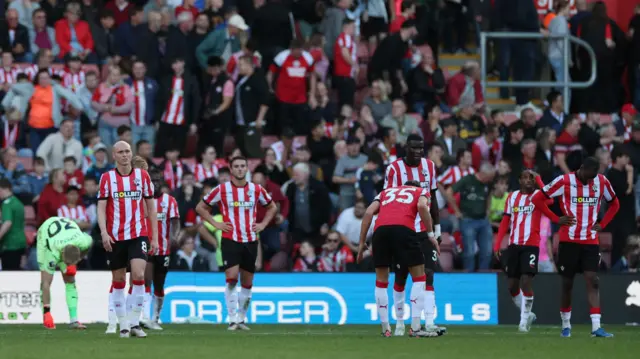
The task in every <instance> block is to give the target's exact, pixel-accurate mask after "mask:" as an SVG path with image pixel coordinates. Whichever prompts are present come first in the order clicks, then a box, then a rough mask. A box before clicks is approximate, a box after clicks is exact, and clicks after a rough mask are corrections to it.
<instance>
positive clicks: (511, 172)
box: [0, 0, 640, 272]
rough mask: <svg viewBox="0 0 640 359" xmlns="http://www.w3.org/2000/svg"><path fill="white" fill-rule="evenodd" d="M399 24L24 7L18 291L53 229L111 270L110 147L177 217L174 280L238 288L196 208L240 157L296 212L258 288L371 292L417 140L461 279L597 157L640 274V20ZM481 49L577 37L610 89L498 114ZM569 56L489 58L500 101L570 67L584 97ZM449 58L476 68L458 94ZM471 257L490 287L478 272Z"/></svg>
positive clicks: (335, 8)
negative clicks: (362, 241)
mask: <svg viewBox="0 0 640 359" xmlns="http://www.w3.org/2000/svg"><path fill="white" fill-rule="evenodd" d="M390 3H391V6H388V4H387V3H386V2H385V1H384V0H368V1H352V0H334V1H325V0H298V1H293V2H292V1H288V0H251V1H248V0H235V1H234V0H224V1H223V0H206V1H200V0H185V1H184V2H183V3H180V2H176V1H175V0H168V1H167V0H150V1H149V2H146V1H144V0H140V1H132V2H129V1H127V0H112V1H106V2H105V3H102V2H101V1H99V0H82V1H81V2H79V3H78V2H72V1H66V2H63V1H60V0H42V1H37V0H13V1H9V2H8V3H7V4H6V5H7V6H6V7H7V9H6V12H5V18H4V20H3V21H2V23H0V48H1V50H2V58H1V68H0V97H1V98H2V103H1V107H2V121H1V125H0V127H2V133H3V136H2V140H1V145H2V151H1V152H0V155H1V160H0V178H2V180H0V197H1V198H2V199H3V200H4V202H3V203H2V222H3V223H2V225H1V226H0V260H1V263H2V269H4V270H18V269H29V270H35V269H37V264H36V261H35V245H34V240H35V238H34V237H35V228H36V227H37V226H38V225H39V224H41V223H42V222H44V221H45V220H46V219H47V218H49V217H51V216H54V215H59V216H64V217H67V218H71V219H73V220H75V221H76V222H77V223H78V224H79V225H80V227H81V228H82V229H83V230H85V231H87V232H88V233H92V235H93V236H94V238H95V239H96V241H95V245H94V247H93V248H92V250H91V252H90V254H89V256H88V258H87V259H86V260H85V261H83V263H82V264H81V266H80V268H88V269H106V268H107V266H106V259H105V252H104V250H103V249H102V247H101V243H100V234H99V231H98V230H97V228H96V227H97V226H96V214H95V213H96V209H95V208H96V201H97V199H96V194H97V192H98V181H99V179H100V176H101V174H102V173H104V172H106V171H108V170H109V169H112V168H113V164H112V158H111V155H110V150H111V146H112V145H113V144H114V143H115V142H116V141H119V140H124V141H126V142H128V143H130V144H131V146H132V148H133V149H134V150H135V154H136V155H138V156H141V157H142V158H144V159H145V160H147V162H148V165H149V166H150V167H151V168H157V169H159V170H160V171H162V173H163V174H164V178H165V181H166V185H165V186H163V188H162V189H161V190H162V191H165V192H167V193H172V194H173V195H174V197H175V198H176V199H177V202H178V209H179V213H180V218H181V221H182V226H183V231H182V234H181V235H180V240H179V243H175V251H173V258H172V261H171V267H172V268H173V269H176V270H193V271H209V270H211V271H215V270H218V269H219V268H220V267H221V266H222V256H221V253H220V251H219V250H218V247H219V241H220V233H219V231H218V230H216V229H215V228H213V227H211V226H209V225H204V224H203V223H202V222H201V220H200V218H199V216H198V215H197V214H196V212H195V210H194V208H195V207H196V204H197V203H198V202H199V201H200V200H201V198H202V197H203V195H205V194H206V193H208V191H210V190H211V189H212V188H213V187H215V185H216V184H217V183H222V182H225V181H229V179H230V173H229V169H228V167H227V161H228V159H229V158H231V157H233V156H235V155H239V154H242V155H245V156H247V157H249V158H251V160H250V173H249V174H248V175H247V176H248V177H250V180H251V181H253V182H256V183H259V184H261V185H263V186H264V187H265V188H266V189H267V190H268V191H269V193H270V194H271V196H272V197H273V200H274V201H275V202H276V203H277V205H278V210H279V212H278V214H277V216H276V217H275V218H274V220H273V221H272V223H271V224H270V225H269V226H268V227H267V228H266V229H265V230H264V231H263V232H262V233H261V234H260V240H261V245H262V251H261V253H260V256H259V263H258V268H260V269H262V270H265V271H290V270H293V271H300V272H311V271H322V272H343V271H369V270H372V268H371V263H370V262H366V261H365V263H363V264H360V265H358V264H356V263H355V260H354V258H355V257H354V251H357V243H358V236H359V232H360V224H361V219H362V216H363V214H364V211H365V209H366V207H367V206H368V204H369V203H370V202H371V201H372V200H373V198H374V197H375V195H376V193H378V192H379V191H380V189H381V188H382V185H383V182H384V176H385V167H386V165H388V164H389V163H390V162H392V161H393V160H395V159H396V158H401V157H402V156H403V155H404V149H405V148H404V145H405V141H406V139H407V136H409V135H410V134H418V135H420V136H421V137H423V138H424V144H425V148H424V151H425V152H424V153H425V156H426V157H427V158H429V159H430V160H432V161H433V162H434V163H435V165H436V169H437V173H438V187H439V195H438V203H439V205H440V207H441V210H442V214H441V216H440V221H441V224H442V229H443V238H442V254H441V257H440V261H441V266H442V268H443V270H445V271H451V270H455V269H465V270H468V271H475V270H489V269H491V268H493V266H495V265H497V264H494V263H491V262H492V261H491V256H492V253H491V250H492V248H493V242H494V233H496V232H497V229H498V226H499V223H500V220H501V217H502V215H503V209H504V203H505V201H506V198H507V195H508V193H509V191H512V190H515V189H517V187H518V176H519V174H520V173H521V171H522V170H524V169H532V170H535V171H536V172H538V173H539V174H540V175H541V177H542V179H543V180H544V182H545V183H547V182H548V181H550V180H551V179H553V178H554V177H555V176H557V175H559V174H561V173H568V172H570V171H572V170H575V169H577V168H578V167H579V166H580V164H581V163H582V159H583V158H585V157H586V156H597V158H599V159H600V161H601V171H602V173H605V174H606V176H607V177H608V178H609V180H610V181H611V183H612V185H613V188H614V190H615V192H616V194H617V196H618V198H619V199H620V203H621V210H620V211H619V213H618V214H617V216H616V218H615V219H614V221H613V223H612V224H611V225H610V226H609V228H607V229H606V231H607V232H610V233H603V234H602V235H601V249H602V250H603V252H605V254H604V259H605V260H604V261H603V269H609V270H616V271H629V270H635V268H636V267H637V266H638V255H639V253H640V239H638V238H636V237H635V236H634V234H636V232H637V225H636V213H640V208H639V206H640V202H638V200H637V199H636V197H638V196H636V193H639V194H640V181H638V170H639V169H640V123H637V122H635V119H636V115H637V111H636V108H637V107H638V106H640V90H638V91H636V89H637V88H640V87H639V86H640V70H639V69H640V67H639V66H640V11H639V12H637V13H636V15H635V16H634V17H633V19H632V20H631V23H630V24H629V30H628V32H626V33H625V32H623V31H622V30H621V29H620V26H619V25H620V24H616V23H615V21H613V20H611V19H609V18H608V17H607V12H606V7H605V5H604V4H603V3H602V2H596V3H595V4H592V5H591V6H587V4H586V3H585V1H580V0H578V1H576V6H577V12H576V11H570V10H571V8H570V6H569V3H568V1H564V0H559V1H555V2H554V11H552V12H550V13H549V14H547V15H546V16H544V17H543V18H540V17H539V16H538V13H537V10H536V8H535V5H534V1H532V0H495V1H483V0H422V1H420V0H417V1H414V0H404V1H395V2H390ZM624 25H626V24H624ZM484 30H500V31H514V32H542V33H545V34H551V35H562V34H565V33H568V32H571V33H572V34H574V35H576V36H579V37H581V38H582V39H583V40H585V41H587V42H588V43H589V44H590V45H591V46H592V47H593V49H594V50H595V53H596V55H597V66H596V69H597V80H596V83H595V84H594V85H593V86H591V87H590V88H588V89H585V90H573V91H572V92H571V97H570V99H565V98H563V96H562V94H561V93H560V92H558V91H557V89H549V92H548V93H545V95H541V94H540V93H539V92H538V91H534V90H533V89H517V90H515V91H511V90H510V89H508V88H504V89H500V91H499V94H500V97H502V98H503V99H509V98H510V97H511V94H512V92H513V94H514V95H515V104H514V105H513V106H512V107H511V108H509V109H506V110H503V109H498V108H496V106H494V105H493V104H492V103H491V102H490V101H489V100H488V99H485V97H484V96H485V94H486V91H484V90H483V88H482V85H481V83H480V75H481V74H480V67H479V64H478V62H477V61H472V60H473V59H477V58H478V56H477V55H473V54H472V53H473V52H475V51H474V50H473V47H474V46H476V45H477V38H476V39H474V38H473V37H471V39H469V37H470V36H468V35H469V34H476V35H477V33H478V32H479V31H484ZM454 35H455V36H454ZM562 46H563V44H562V43H561V42H558V41H554V40H551V41H548V42H545V43H539V42H535V41H529V40H505V41H496V42H493V43H491V46H490V47H489V49H488V53H487V54H481V56H487V57H488V60H489V63H490V64H492V66H491V67H490V71H491V74H490V75H495V76H496V77H499V78H500V79H501V80H508V79H509V78H511V76H512V78H513V80H514V81H535V80H541V79H543V78H546V77H547V76H549V73H551V76H553V77H555V78H556V79H558V80H562V76H564V72H563V71H562V68H563V66H564V61H569V65H570V66H571V70H570V76H571V77H572V78H573V79H574V80H585V79H587V78H588V77H589V76H590V69H591V66H590V59H589V57H588V55H587V54H586V53H583V52H582V51H579V50H575V51H574V50H573V49H572V58H571V59H564V58H563V57H562V56H561V55H560V54H563V51H564V49H563V48H562ZM440 52H444V53H447V54H451V53H457V54H458V55H459V56H461V57H462V58H470V60H469V61H467V62H466V63H464V65H463V66H461V68H460V70H459V71H453V73H451V71H450V70H451V69H449V68H444V67H441V66H440V65H439V61H438V60H439V58H440V57H439V53H440ZM549 69H551V71H549ZM511 73H513V75H511ZM625 74H626V75H625ZM625 84H626V85H625ZM540 97H544V98H545V99H546V100H545V102H544V104H543V105H540V104H539V103H537V102H536V100H535V99H536V98H540ZM565 101H570V102H571V106H570V108H571V111H570V112H571V113H564V102H565ZM539 106H540V107H539ZM542 107H543V109H541V108H542ZM447 200H448V201H449V203H451V201H453V202H454V203H453V205H447ZM455 202H457V203H458V204H457V205H456V203H455ZM555 210H556V211H559V204H557V203H556V205H555ZM602 210H604V209H602ZM261 216H264V211H262V213H261V212H258V218H259V219H258V220H260V218H261ZM220 217H221V216H220V215H219V214H217V216H216V217H214V218H220ZM542 228H543V231H542V232H543V234H544V237H545V238H546V239H548V240H544V241H542V248H541V251H540V254H541V258H540V270H541V271H546V272H550V271H555V266H554V261H553V258H554V247H555V243H556V242H557V241H554V240H553V234H554V232H555V231H556V230H557V228H555V227H554V226H553V225H551V223H550V222H549V221H548V219H547V220H546V221H544V222H543V226H542ZM464 251H467V252H468V251H473V253H474V254H475V253H477V255H478V258H479V261H478V265H475V264H471V265H470V264H468V263H467V262H465V264H464V266H463V264H462V261H461V257H462V255H461V254H462V253H463V252H464ZM484 259H488V260H484Z"/></svg>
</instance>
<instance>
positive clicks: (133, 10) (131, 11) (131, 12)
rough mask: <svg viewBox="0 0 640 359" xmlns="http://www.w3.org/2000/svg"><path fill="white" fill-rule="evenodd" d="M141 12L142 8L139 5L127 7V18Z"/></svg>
mask: <svg viewBox="0 0 640 359" xmlns="http://www.w3.org/2000/svg"><path fill="white" fill-rule="evenodd" d="M141 12H144V10H143V9H142V8H141V7H140V6H132V7H131V8H130V9H129V18H132V17H134V16H136V15H138V14H139V13H141Z"/></svg>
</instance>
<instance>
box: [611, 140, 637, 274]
mask: <svg viewBox="0 0 640 359" xmlns="http://www.w3.org/2000/svg"><path fill="white" fill-rule="evenodd" d="M611 160H612V165H611V168H609V170H608V171H607V173H606V176H607V179H608V180H609V182H611V187H612V189H613V191H614V192H615V193H616V197H618V199H619V201H620V210H619V211H618V214H617V215H616V216H615V217H614V218H613V220H612V221H611V223H610V226H608V227H607V228H611V229H612V230H611V232H612V233H611V234H612V237H613V243H612V247H611V263H614V264H615V263H617V262H618V261H619V260H620V259H621V258H622V257H623V254H624V253H623V251H624V247H625V245H626V239H627V238H628V237H629V236H630V235H632V234H634V233H635V232H636V221H635V218H636V198H635V193H634V168H633V166H632V165H631V164H630V158H629V155H628V154H627V153H626V149H624V148H623V147H621V146H618V147H615V148H614V149H613V151H612V152H611Z"/></svg>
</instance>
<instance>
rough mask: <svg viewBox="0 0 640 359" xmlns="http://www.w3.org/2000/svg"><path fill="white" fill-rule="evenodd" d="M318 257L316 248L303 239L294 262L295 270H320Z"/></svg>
mask: <svg viewBox="0 0 640 359" xmlns="http://www.w3.org/2000/svg"><path fill="white" fill-rule="evenodd" d="M318 260H319V259H318V257H317V256H316V250H315V248H313V245H312V244H311V242H309V241H303V242H302V243H300V247H299V248H298V254H297V256H296V260H295V262H294V263H293V271H294V272H307V273H308V272H317V271H318Z"/></svg>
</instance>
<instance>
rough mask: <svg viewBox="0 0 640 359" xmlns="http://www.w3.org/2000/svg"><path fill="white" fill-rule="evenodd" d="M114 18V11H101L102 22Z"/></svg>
mask: <svg viewBox="0 0 640 359" xmlns="http://www.w3.org/2000/svg"><path fill="white" fill-rule="evenodd" d="M114 17H115V16H114V15H113V11H111V10H109V9H102V11H100V20H102V19H107V18H114Z"/></svg>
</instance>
